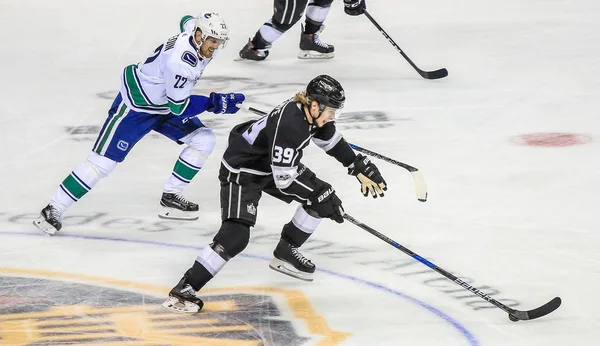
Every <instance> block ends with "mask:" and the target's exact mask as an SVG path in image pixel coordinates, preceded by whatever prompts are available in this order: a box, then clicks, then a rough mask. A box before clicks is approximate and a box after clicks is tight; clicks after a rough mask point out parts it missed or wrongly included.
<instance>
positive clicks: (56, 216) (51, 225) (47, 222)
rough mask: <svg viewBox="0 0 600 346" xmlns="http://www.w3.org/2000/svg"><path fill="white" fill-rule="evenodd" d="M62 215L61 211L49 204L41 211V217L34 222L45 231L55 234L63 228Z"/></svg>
mask: <svg viewBox="0 0 600 346" xmlns="http://www.w3.org/2000/svg"><path fill="white" fill-rule="evenodd" d="M61 220H62V215H61V213H60V211H58V210H57V209H56V208H54V207H53V206H52V205H51V204H48V205H47V206H46V207H45V208H44V209H42V211H41V212H40V217H38V218H37V219H35V220H34V221H33V224H34V225H35V226H37V227H38V228H39V229H41V230H42V231H44V233H46V234H47V235H54V234H55V233H56V232H58V231H60V229H61V228H62V223H61Z"/></svg>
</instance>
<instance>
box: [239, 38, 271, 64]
mask: <svg viewBox="0 0 600 346" xmlns="http://www.w3.org/2000/svg"><path fill="white" fill-rule="evenodd" d="M266 48H270V46H267V47H266ZM268 56H269V50H268V49H256V48H254V45H253V44H252V41H251V40H248V43H246V45H245V46H244V48H242V50H240V58H239V59H237V60H254V61H262V60H265V59H266V58H267V57H268Z"/></svg>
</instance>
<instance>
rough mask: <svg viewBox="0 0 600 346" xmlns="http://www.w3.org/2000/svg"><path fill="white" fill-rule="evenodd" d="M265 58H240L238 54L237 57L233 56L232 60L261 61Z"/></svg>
mask: <svg viewBox="0 0 600 346" xmlns="http://www.w3.org/2000/svg"><path fill="white" fill-rule="evenodd" d="M265 59H266V58H265ZM265 59H261V60H255V59H247V58H242V57H241V56H239V55H238V56H237V57H235V58H233V61H254V62H261V61H264V60H265Z"/></svg>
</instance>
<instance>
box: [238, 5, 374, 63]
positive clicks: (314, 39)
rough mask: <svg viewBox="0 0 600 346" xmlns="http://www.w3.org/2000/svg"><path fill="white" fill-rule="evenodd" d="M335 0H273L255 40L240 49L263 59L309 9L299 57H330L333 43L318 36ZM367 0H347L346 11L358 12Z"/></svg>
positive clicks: (244, 55)
mask: <svg viewBox="0 0 600 346" xmlns="http://www.w3.org/2000/svg"><path fill="white" fill-rule="evenodd" d="M332 2H333V0H310V1H309V0H274V3H273V8H274V12H273V16H272V17H271V18H270V19H269V20H268V21H267V22H266V23H264V24H263V25H262V26H261V27H260V28H259V29H258V31H257V32H256V34H255V35H254V38H252V40H249V41H248V43H247V44H246V45H245V46H244V47H243V48H242V50H240V53H239V55H240V58H241V59H245V60H256V61H260V60H264V59H266V58H267V56H268V55H269V48H271V45H272V44H273V42H275V41H276V40H277V39H278V38H279V37H280V36H281V35H283V34H284V33H285V32H286V31H288V30H289V29H290V28H291V27H293V26H294V24H296V23H297V22H298V20H300V18H301V17H302V13H304V10H305V9H306V21H305V23H304V25H303V26H302V32H301V33H300V43H299V44H298V46H299V47H300V52H299V53H298V58H300V59H331V58H333V52H334V47H333V45H330V44H327V43H325V42H323V41H321V39H320V38H319V34H320V33H321V32H322V31H323V29H324V28H325V26H324V25H323V22H324V21H325V19H326V18H327V14H329V9H330V8H331V3H332ZM365 7H366V5H365V0H344V12H346V13H347V14H349V15H351V16H358V15H361V14H363V13H364V11H365Z"/></svg>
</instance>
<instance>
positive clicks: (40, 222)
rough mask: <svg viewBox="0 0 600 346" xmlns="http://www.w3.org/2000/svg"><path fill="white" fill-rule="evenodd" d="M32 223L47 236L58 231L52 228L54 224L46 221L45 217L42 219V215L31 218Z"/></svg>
mask: <svg viewBox="0 0 600 346" xmlns="http://www.w3.org/2000/svg"><path fill="white" fill-rule="evenodd" d="M33 225H34V226H36V227H37V228H39V229H41V230H42V231H44V233H46V234H47V235H49V236H52V235H55V234H56V232H58V231H57V230H56V228H54V226H52V225H51V224H49V223H48V222H46V219H44V218H43V217H42V216H40V217H38V218H37V219H35V220H33Z"/></svg>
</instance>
